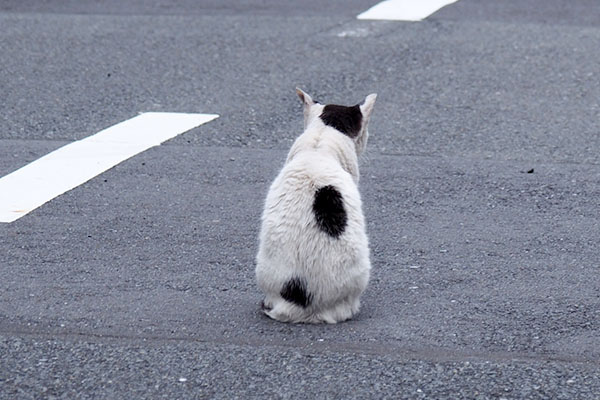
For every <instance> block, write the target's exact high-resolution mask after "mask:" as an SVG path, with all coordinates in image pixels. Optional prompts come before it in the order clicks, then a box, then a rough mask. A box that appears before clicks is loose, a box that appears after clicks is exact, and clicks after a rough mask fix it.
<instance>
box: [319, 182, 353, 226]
mask: <svg viewBox="0 0 600 400" xmlns="http://www.w3.org/2000/svg"><path fill="white" fill-rule="evenodd" d="M313 212H314V213H315V219H316V221H317V225H318V226H319V228H320V229H321V230H322V231H323V232H325V233H327V234H328V235H329V236H332V237H334V238H337V237H338V236H340V235H341V234H342V233H344V230H345V229H346V223H347V220H348V216H347V215H346V210H345V209H344V199H343V197H342V194H341V193H340V192H339V191H338V190H337V189H336V188H335V187H333V186H331V185H328V186H323V187H322V188H320V189H319V190H317V193H315V200H314V202H313Z"/></svg>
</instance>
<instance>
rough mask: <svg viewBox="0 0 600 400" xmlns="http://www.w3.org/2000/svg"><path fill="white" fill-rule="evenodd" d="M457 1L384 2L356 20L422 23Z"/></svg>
mask: <svg viewBox="0 0 600 400" xmlns="http://www.w3.org/2000/svg"><path fill="white" fill-rule="evenodd" d="M456 1H458V0H386V1H382V2H381V3H379V4H376V5H374V6H373V7H371V8H369V9H368V10H367V11H365V12H363V13H362V14H359V15H358V16H357V18H358V19H376V20H390V21H422V20H423V19H425V18H427V17H428V16H430V15H431V14H433V13H434V12H436V11H437V10H439V9H440V8H442V7H444V6H447V5H448V4H452V3H455V2H456Z"/></svg>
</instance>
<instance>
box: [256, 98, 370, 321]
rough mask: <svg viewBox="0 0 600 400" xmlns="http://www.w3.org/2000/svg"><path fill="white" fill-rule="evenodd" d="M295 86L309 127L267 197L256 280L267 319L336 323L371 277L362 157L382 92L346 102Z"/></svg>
mask: <svg viewBox="0 0 600 400" xmlns="http://www.w3.org/2000/svg"><path fill="white" fill-rule="evenodd" d="M296 92H297V93H298V96H299V97H300V99H301V100H302V102H303V104H304V133H303V134H302V135H300V136H299V137H298V138H297V139H296V141H295V142H294V144H293V145H292V148H291V149H290V151H289V153H288V156H287V160H286V162H285V164H284V166H283V169H282V170H281V171H280V172H279V175H278V176H277V178H275V181H274V182H273V183H272V184H271V187H270V189H269V193H268V195H267V199H266V202H265V209H264V212H263V216H262V228H261V232H260V245H259V251H258V255H257V265H256V278H257V280H258V285H259V287H260V289H261V290H262V291H263V292H264V294H265V299H264V301H263V305H262V307H263V311H264V312H265V314H267V315H268V316H269V317H271V318H273V319H276V320H279V321H285V322H308V323H322V322H326V323H331V324H333V323H336V322H340V321H344V320H347V319H349V318H351V317H352V316H353V315H355V314H356V313H357V312H358V310H359V307H360V300H359V297H360V295H361V294H362V292H363V291H364V290H365V288H366V286H367V283H368V280H369V271H370V268H371V264H370V261H369V243H368V239H367V234H366V231H365V221H364V217H363V213H362V205H361V204H362V203H361V199H360V194H359V191H358V186H357V185H358V177H359V175H358V155H360V154H361V153H362V152H363V151H364V149H365V146H366V144H367V138H368V131H367V124H368V122H369V117H370V116H371V112H372V110H373V105H374V103H375V98H376V97H377V95H376V94H371V95H369V96H367V98H366V99H365V100H364V102H363V103H362V104H357V105H355V106H351V107H346V106H340V105H333V104H329V105H322V104H319V103H318V102H315V101H313V99H312V98H311V97H310V96H309V95H308V94H306V93H304V92H303V91H302V90H300V89H296Z"/></svg>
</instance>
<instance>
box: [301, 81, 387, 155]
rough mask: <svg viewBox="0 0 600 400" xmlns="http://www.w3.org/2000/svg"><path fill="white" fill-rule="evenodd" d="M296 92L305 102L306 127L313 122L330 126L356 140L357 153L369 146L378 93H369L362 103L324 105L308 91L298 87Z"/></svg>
mask: <svg viewBox="0 0 600 400" xmlns="http://www.w3.org/2000/svg"><path fill="white" fill-rule="evenodd" d="M296 93H297V94H298V97H300V100H301V101H302V103H303V104H304V129H306V128H308V126H309V125H311V124H313V123H322V124H325V125H327V126H330V127H332V128H334V129H336V130H338V131H339V132H341V133H343V134H344V135H346V136H348V137H349V138H350V139H352V140H353V141H354V144H355V146H356V153H357V154H361V153H362V152H363V151H364V150H365V147H366V146H367V139H368V137H369V132H368V129H367V128H368V124H369V118H370V117H371V112H372V111H373V106H374V105H375V99H376V98H377V94H375V93H373V94H370V95H368V96H367V97H366V98H365V100H364V101H363V102H362V104H356V105H354V106H340V105H337V104H327V105H323V104H320V103H319V102H316V101H314V100H313V99H312V97H310V96H309V95H308V94H307V93H305V92H303V91H302V90H301V89H299V88H296Z"/></svg>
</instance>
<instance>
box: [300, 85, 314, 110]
mask: <svg viewBox="0 0 600 400" xmlns="http://www.w3.org/2000/svg"><path fill="white" fill-rule="evenodd" d="M296 94H297V95H298V97H300V100H302V104H304V107H307V106H312V105H313V104H315V103H316V102H315V101H314V100H313V99H312V97H310V96H309V95H308V93H305V92H304V91H303V90H302V89H300V88H296Z"/></svg>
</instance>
